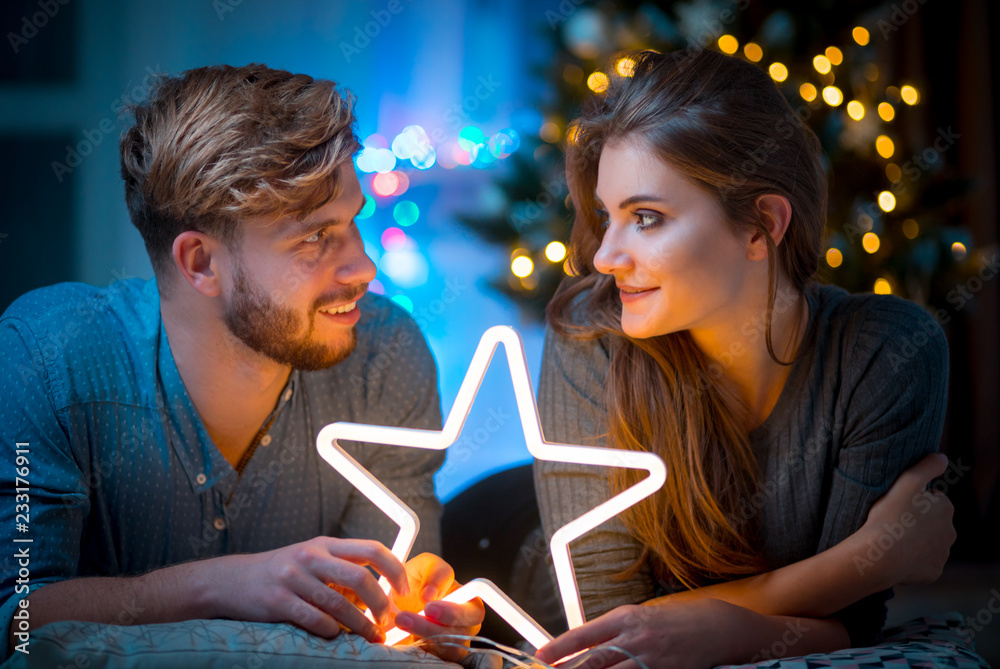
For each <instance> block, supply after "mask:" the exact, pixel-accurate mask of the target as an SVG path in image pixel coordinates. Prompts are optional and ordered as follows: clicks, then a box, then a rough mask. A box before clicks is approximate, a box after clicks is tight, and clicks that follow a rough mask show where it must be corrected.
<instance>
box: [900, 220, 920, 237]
mask: <svg viewBox="0 0 1000 669" xmlns="http://www.w3.org/2000/svg"><path fill="white" fill-rule="evenodd" d="M919 234H920V224H919V223H917V222H916V220H914V219H912V218H908V219H906V220H905V221H903V235H904V236H905V237H906V238H907V239H916V238H917V235H919Z"/></svg>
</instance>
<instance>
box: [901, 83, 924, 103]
mask: <svg viewBox="0 0 1000 669" xmlns="http://www.w3.org/2000/svg"><path fill="white" fill-rule="evenodd" d="M899 97H901V98H903V102H905V103H906V104H908V105H915V104H917V101H918V100H919V99H920V96H919V95H918V94H917V89H916V88H914V87H913V86H903V87H902V88H900V89H899Z"/></svg>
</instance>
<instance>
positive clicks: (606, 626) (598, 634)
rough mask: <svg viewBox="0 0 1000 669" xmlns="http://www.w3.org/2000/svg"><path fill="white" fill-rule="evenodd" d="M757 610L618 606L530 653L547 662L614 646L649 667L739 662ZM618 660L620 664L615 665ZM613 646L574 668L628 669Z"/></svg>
mask: <svg viewBox="0 0 1000 669" xmlns="http://www.w3.org/2000/svg"><path fill="white" fill-rule="evenodd" d="M760 618H761V616H759V615H758V614H756V613H754V612H753V611H750V610H748V609H744V608H742V607H739V606H736V605H734V604H729V603H727V602H723V601H719V600H716V599H702V600H698V601H693V602H664V603H660V604H651V605H640V606H620V607H618V608H617V609H614V610H613V611H610V612H608V613H606V614H604V615H603V616H601V617H600V618H597V619H596V620H593V621H591V622H589V623H586V624H584V625H581V626H580V627H577V628H575V629H572V630H570V631H569V632H566V633H565V634H562V635H560V636H559V637H557V638H556V639H554V640H552V641H550V642H549V643H548V644H546V645H545V646H543V647H542V648H539V649H538V652H537V653H535V656H536V657H537V658H538V659H540V660H542V661H544V662H548V663H550V664H551V663H553V662H555V661H557V660H559V659H561V658H564V657H566V656H567V655H573V654H575V653H577V652H579V651H582V650H586V649H587V648H592V647H594V646H618V647H620V648H624V649H625V650H627V651H629V652H630V653H632V654H633V655H635V656H636V657H637V658H638V659H639V660H641V661H642V662H644V663H645V664H646V666H649V667H698V668H702V667H714V666H717V665H720V664H730V663H739V662H741V661H743V660H744V659H745V656H747V649H748V648H750V647H752V646H753V643H754V641H753V639H751V638H748V636H752V635H751V631H752V630H754V629H757V627H758V621H759V619H760ZM620 663H621V664H620ZM637 666H638V665H636V664H635V663H634V662H632V661H630V660H629V658H628V657H627V656H625V655H623V654H622V653H619V652H618V651H615V650H610V649H608V650H603V651H599V652H594V653H592V654H591V656H590V657H589V658H588V659H587V661H586V662H585V663H584V664H582V665H580V669H598V668H599V667H615V668H616V669H626V668H628V669H633V668H634V667H637Z"/></svg>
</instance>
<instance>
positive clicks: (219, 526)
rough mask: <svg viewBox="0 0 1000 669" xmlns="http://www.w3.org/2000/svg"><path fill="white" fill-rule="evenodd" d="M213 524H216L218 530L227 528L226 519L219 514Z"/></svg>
mask: <svg viewBox="0 0 1000 669" xmlns="http://www.w3.org/2000/svg"><path fill="white" fill-rule="evenodd" d="M212 525H214V526H215V529H217V530H224V529H226V519H225V518H223V517H222V516H219V517H218V518H216V519H215V522H213V523H212Z"/></svg>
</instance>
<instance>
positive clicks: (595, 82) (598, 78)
mask: <svg viewBox="0 0 1000 669" xmlns="http://www.w3.org/2000/svg"><path fill="white" fill-rule="evenodd" d="M587 88H589V89H590V90H592V91H594V92H595V93H603V92H604V91H606V90H607V89H608V75H606V74H604V73H603V72H591V74H590V76H589V77H587Z"/></svg>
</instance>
